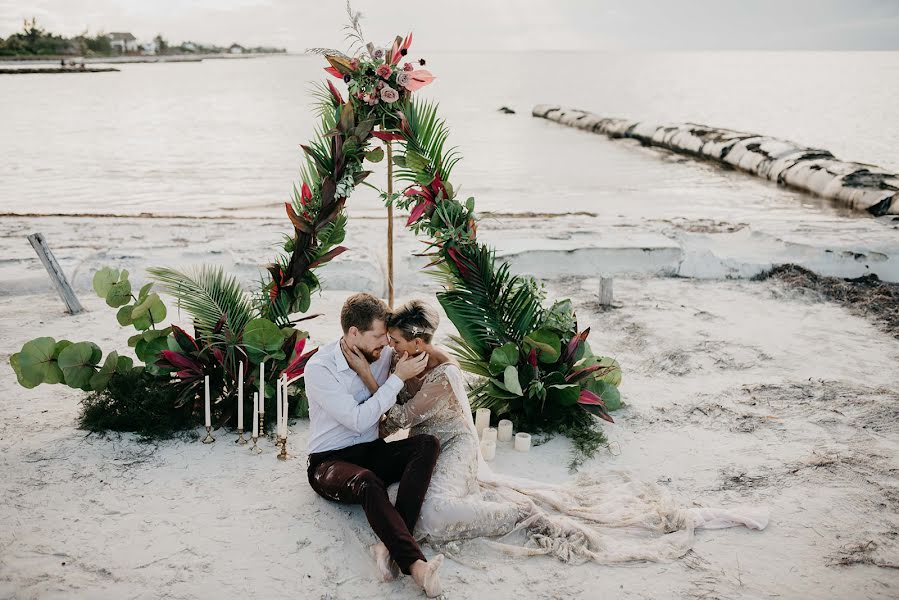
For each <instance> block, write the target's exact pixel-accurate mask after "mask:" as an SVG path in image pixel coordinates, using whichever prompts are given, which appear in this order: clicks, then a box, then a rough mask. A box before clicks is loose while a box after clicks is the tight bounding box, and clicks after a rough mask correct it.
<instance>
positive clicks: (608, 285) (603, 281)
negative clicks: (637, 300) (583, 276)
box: [599, 277, 612, 306]
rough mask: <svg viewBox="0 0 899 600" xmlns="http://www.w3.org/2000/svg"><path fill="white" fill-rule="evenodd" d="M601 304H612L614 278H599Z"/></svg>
mask: <svg viewBox="0 0 899 600" xmlns="http://www.w3.org/2000/svg"><path fill="white" fill-rule="evenodd" d="M599 304H600V305H601V306H612V278H611V277H600V278H599Z"/></svg>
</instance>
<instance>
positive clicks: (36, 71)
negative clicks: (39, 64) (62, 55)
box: [0, 67, 119, 75]
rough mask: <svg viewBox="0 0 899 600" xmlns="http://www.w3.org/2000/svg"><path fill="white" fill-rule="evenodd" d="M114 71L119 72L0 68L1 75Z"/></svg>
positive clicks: (74, 68)
mask: <svg viewBox="0 0 899 600" xmlns="http://www.w3.org/2000/svg"><path fill="white" fill-rule="evenodd" d="M112 71H115V72H118V71H119V69H114V68H111V67H107V68H104V69H96V68H93V69H81V68H78V67H67V68H65V69H60V68H59V67H56V68H53V69H45V68H39V69H30V68H28V67H25V68H21V69H3V68H0V75H40V74H47V73H109V72H112Z"/></svg>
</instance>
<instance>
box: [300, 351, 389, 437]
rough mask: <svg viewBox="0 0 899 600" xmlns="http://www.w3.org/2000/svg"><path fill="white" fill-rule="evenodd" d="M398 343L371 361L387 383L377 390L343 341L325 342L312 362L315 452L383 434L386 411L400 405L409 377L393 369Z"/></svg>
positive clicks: (309, 388) (309, 390) (309, 385)
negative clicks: (369, 384)
mask: <svg viewBox="0 0 899 600" xmlns="http://www.w3.org/2000/svg"><path fill="white" fill-rule="evenodd" d="M392 358H393V348H391V347H390V346H385V347H384V349H383V350H381V356H380V357H379V358H378V360H376V361H375V362H373V363H372V364H371V373H372V375H373V376H374V378H375V380H377V382H378V385H379V386H381V387H380V388H379V389H378V391H377V392H375V393H374V394H372V393H371V392H369V391H368V388H367V387H366V386H365V382H363V381H362V378H361V377H359V375H358V374H357V373H356V372H355V371H353V369H352V368H350V365H349V364H348V363H347V361H346V357H345V356H344V355H343V352H342V351H341V350H340V340H339V339H338V340H337V341H334V342H331V343H330V344H326V345H325V346H322V348H321V349H320V350H319V351H318V352H316V353H315V355H314V356H313V357H312V358H311V359H309V362H308V363H307V364H306V371H305V375H304V379H305V380H306V396H307V397H308V398H309V443H308V444H307V450H308V451H309V453H310V454H311V453H313V452H324V451H326V450H337V449H339V448H346V447H347V446H352V445H355V444H362V443H365V442H371V441H374V440H376V439H378V422H379V421H380V420H381V415H383V414H384V413H385V412H387V411H388V410H389V409H390V407H391V406H393V405H394V404H396V395H397V394H398V393H399V391H400V390H401V389H402V388H403V380H402V379H400V378H399V377H397V376H396V375H394V374H391V373H390V364H391V361H392Z"/></svg>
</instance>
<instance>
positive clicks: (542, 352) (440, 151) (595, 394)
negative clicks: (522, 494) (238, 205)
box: [268, 13, 621, 435]
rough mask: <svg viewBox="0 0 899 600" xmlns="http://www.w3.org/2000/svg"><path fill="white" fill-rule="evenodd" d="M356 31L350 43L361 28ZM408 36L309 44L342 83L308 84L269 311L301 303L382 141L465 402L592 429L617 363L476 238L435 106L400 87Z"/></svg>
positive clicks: (334, 249)
mask: <svg viewBox="0 0 899 600" xmlns="http://www.w3.org/2000/svg"><path fill="white" fill-rule="evenodd" d="M351 16H352V13H351ZM356 31H357V32H358V28H356ZM356 37H357V39H358V40H360V41H361V39H362V38H361V32H358V35H357V36H356ZM411 44H412V34H411V33H410V34H409V35H407V36H406V37H405V38H404V37H401V36H397V37H396V38H395V39H394V40H393V42H392V43H391V44H390V45H389V47H388V48H379V47H374V46H373V45H372V44H370V43H368V44H365V45H364V46H362V49H361V51H360V52H358V53H356V55H354V56H349V55H347V54H344V53H343V52H340V51H337V50H332V49H326V48H316V49H313V50H312V52H315V53H318V54H321V55H323V56H324V58H325V59H326V60H327V62H328V65H329V66H327V67H325V71H326V72H327V73H328V74H330V75H331V76H333V77H334V78H336V79H339V80H341V81H342V82H343V83H345V84H346V86H347V91H348V97H347V98H346V99H344V98H343V95H342V94H341V93H340V91H339V90H338V89H337V87H336V86H335V85H334V83H333V82H332V81H331V80H329V81H328V82H327V84H326V86H322V87H321V88H319V94H318V99H319V107H318V108H319V111H318V112H319V115H320V117H321V124H320V127H319V132H318V133H319V135H318V137H317V139H315V140H313V142H312V143H310V144H308V145H303V146H302V148H303V150H304V152H305V153H306V157H307V165H306V168H304V170H303V172H302V184H301V191H300V192H299V193H297V192H296V191H295V193H294V198H293V200H292V202H288V203H287V204H286V210H287V214H288V217H289V219H290V221H291V223H292V224H293V226H294V230H295V231H294V236H293V237H292V238H291V239H289V240H288V241H287V242H286V243H285V245H284V250H285V254H283V255H282V256H281V257H279V260H278V261H277V262H275V263H273V264H272V265H270V266H269V272H270V273H271V274H272V281H271V283H270V284H269V287H268V292H269V297H270V299H271V306H272V313H273V314H274V315H276V316H277V317H280V318H282V319H284V318H286V315H287V314H289V313H290V312H293V311H296V310H300V311H301V312H302V311H303V310H305V309H306V308H308V300H307V298H308V294H309V292H310V290H313V289H315V287H316V286H317V282H318V280H317V278H316V277H315V275H314V274H313V273H312V270H313V269H314V268H316V267H317V266H320V265H321V264H323V263H324V262H326V261H327V260H330V259H331V258H333V257H334V256H336V255H338V254H340V253H342V252H343V251H345V250H346V248H345V247H343V246H339V245H337V244H339V241H342V239H343V235H342V232H343V226H344V224H345V217H344V211H343V208H344V205H345V203H346V200H347V198H348V197H349V195H350V194H351V193H352V191H353V189H354V188H355V186H357V185H359V184H360V183H363V181H364V179H365V178H366V177H367V176H368V175H369V174H370V173H371V171H368V170H366V169H365V168H364V166H363V162H364V161H365V160H368V161H369V162H378V161H380V160H382V159H383V157H384V152H383V150H382V149H381V148H380V147H376V148H373V149H369V148H368V145H369V143H370V142H371V141H372V138H377V139H378V140H381V141H384V142H395V143H396V144H397V146H398V147H399V150H400V152H399V153H398V154H397V155H396V156H395V157H394V159H393V161H394V164H395V166H396V167H397V171H396V177H397V178H398V179H399V180H401V181H404V182H407V185H406V187H405V188H404V189H403V190H402V191H401V192H400V193H397V194H393V195H392V196H390V197H388V196H387V194H386V193H383V192H382V193H381V197H382V198H383V199H384V200H385V202H387V203H394V204H395V205H396V206H399V207H400V208H403V209H408V210H409V211H410V215H409V219H408V221H407V223H406V225H407V226H408V227H409V228H410V230H411V231H412V232H414V233H416V234H422V235H425V236H427V237H428V238H429V239H430V241H429V242H428V247H427V251H426V252H425V253H424V254H423V255H424V256H428V257H430V258H431V259H432V260H431V262H430V264H429V265H428V267H430V268H433V270H432V273H433V274H434V275H436V276H437V277H438V278H439V279H440V281H441V282H442V283H443V285H444V290H443V291H442V292H440V293H439V294H438V300H439V301H440V303H441V305H442V306H443V308H444V310H445V312H446V313H447V316H448V317H449V319H450V320H451V321H452V322H453V324H454V325H455V326H456V329H457V330H458V331H459V336H458V337H454V338H453V350H454V352H455V353H456V354H457V356H458V357H459V359H460V361H461V364H462V365H463V367H464V368H465V369H466V370H467V371H469V372H471V373H474V374H476V375H480V376H481V377H482V380H481V382H480V383H479V384H477V385H476V386H475V387H474V388H473V389H472V391H471V395H472V406H473V407H475V408H477V407H489V408H491V409H493V414H494V415H495V416H496V417H507V418H510V419H512V420H513V422H514V423H515V424H516V426H518V427H521V428H528V429H530V430H532V431H541V430H542V431H547V432H558V431H563V432H571V431H573V430H581V431H583V430H584V429H585V428H586V429H591V430H592V426H593V424H594V423H595V421H594V420H593V418H592V417H591V416H590V415H591V414H592V415H595V416H598V417H600V418H602V419H605V420H607V421H610V422H611V421H612V418H611V417H610V416H609V414H608V411H609V410H613V409H615V408H617V407H618V405H619V403H620V395H619V393H618V389H617V386H618V384H619V383H620V381H621V369H620V367H619V365H618V363H617V362H616V361H614V360H613V359H611V358H607V357H601V356H596V355H594V354H593V352H592V351H591V349H590V346H589V344H588V343H587V336H588V335H589V329H586V330H583V331H581V330H579V329H578V327H577V321H576V319H575V315H574V313H573V311H572V308H571V303H570V302H569V301H567V300H566V301H562V302H556V303H555V304H553V305H552V306H551V307H549V308H545V307H544V306H543V301H544V300H545V295H544V291H543V288H542V286H540V285H539V284H538V283H537V282H536V281H534V280H533V279H531V278H527V277H521V276H512V275H511V274H510V273H509V269H508V266H507V265H500V266H497V265H496V264H495V256H494V251H493V250H492V249H491V248H489V247H488V246H486V245H484V244H480V243H478V241H477V217H476V214H475V211H474V198H467V199H466V200H465V201H460V199H459V198H457V197H456V194H455V192H454V189H453V186H452V184H451V183H450V178H451V173H452V169H453V167H454V166H455V164H456V163H457V162H458V161H459V159H460V157H459V155H458V153H457V152H456V150H455V149H448V150H447V149H446V148H445V142H446V139H447V137H448V133H449V132H448V129H447V127H446V125H445V123H444V121H443V120H442V119H439V118H438V117H437V112H436V104H434V103H431V102H428V101H424V100H420V99H418V98H417V97H414V96H413V93H414V92H416V91H418V90H419V89H421V88H422V87H424V86H426V85H428V84H429V83H431V82H432V81H433V80H434V76H433V75H432V74H431V72H430V71H428V70H425V69H423V68H420V67H424V66H425V64H426V62H425V60H424V59H419V60H418V61H415V62H412V61H409V60H408V58H407V56H408V54H409V49H410V47H411ZM360 45H361V44H360ZM401 63H402V64H401ZM416 65H417V66H416ZM376 126H377V127H378V130H375V127H376ZM366 185H368V184H366ZM371 187H374V186H371ZM375 189H377V188H375ZM379 191H380V190H379ZM335 231H339V233H337V234H336V235H335ZM320 232H322V233H324V235H322V233H320ZM597 435H600V434H597Z"/></svg>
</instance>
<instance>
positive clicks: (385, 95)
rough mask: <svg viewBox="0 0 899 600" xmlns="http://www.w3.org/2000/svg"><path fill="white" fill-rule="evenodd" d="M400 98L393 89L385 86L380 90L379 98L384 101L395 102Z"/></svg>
mask: <svg viewBox="0 0 899 600" xmlns="http://www.w3.org/2000/svg"><path fill="white" fill-rule="evenodd" d="M399 99H400V94H399V92H397V91H396V90H395V89H393V88H392V87H390V86H389V85H388V86H386V87H385V88H384V89H383V90H381V100H383V101H384V102H396V101H397V100H399Z"/></svg>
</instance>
